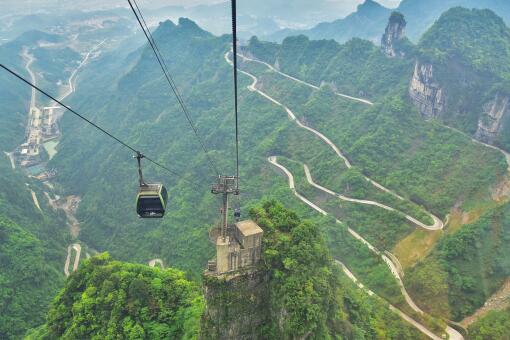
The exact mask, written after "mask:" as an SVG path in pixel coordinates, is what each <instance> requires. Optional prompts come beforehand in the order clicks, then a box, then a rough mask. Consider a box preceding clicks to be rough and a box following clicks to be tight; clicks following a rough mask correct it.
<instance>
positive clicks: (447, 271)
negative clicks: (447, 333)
mask: <svg viewBox="0 0 510 340" xmlns="http://www.w3.org/2000/svg"><path fill="white" fill-rule="evenodd" d="M509 241H510V204H508V203H507V204H505V205H504V206H502V207H500V208H497V209H495V210H493V211H490V212H489V213H487V214H485V215H484V216H482V217H481V218H480V220H479V221H477V222H475V223H472V224H469V225H466V226H465V227H463V228H462V229H461V230H460V231H458V232H456V233H454V234H452V235H448V236H446V237H445V238H444V239H443V240H441V241H440V242H439V244H438V246H437V248H436V249H435V250H434V251H433V252H432V253H431V254H430V255H429V256H428V257H427V258H426V259H425V260H424V261H422V262H420V263H419V264H418V265H417V266H416V267H414V268H413V269H412V270H411V271H410V272H409V273H408V275H407V277H406V282H407V285H408V287H409V290H410V292H411V294H414V295H415V296H416V297H417V302H418V303H419V304H420V305H421V306H423V307H424V308H426V310H428V311H429V312H432V313H434V314H439V315H441V314H442V315H448V316H449V317H451V318H453V319H454V320H461V319H463V318H464V317H466V316H468V315H471V314H472V313H474V312H475V310H476V309H477V308H479V307H481V306H482V305H483V304H484V303H485V301H486V300H487V298H489V297H490V296H491V295H492V294H493V293H494V292H495V291H496V290H498V289H499V287H500V286H501V285H502V283H503V282H504V281H505V280H506V279H507V278H508V276H509V275H510V263H509V259H508V248H507V244H508V242H509ZM473 249H475V250H473ZM425 278H426V279H425ZM445 297H448V303H444V298H445ZM439 301H443V302H439ZM438 302H439V303H438Z"/></svg>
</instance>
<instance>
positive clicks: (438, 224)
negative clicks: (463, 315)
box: [224, 52, 463, 340]
mask: <svg viewBox="0 0 510 340" xmlns="http://www.w3.org/2000/svg"><path fill="white" fill-rule="evenodd" d="M230 53H231V52H227V53H226V54H225V56H224V57H225V60H226V61H227V63H229V64H230V65H233V63H232V61H231V60H230V59H229V54H230ZM241 57H244V56H242V55H241ZM244 58H245V59H246V60H251V61H255V60H253V59H249V58H246V57H244ZM255 62H258V61H255ZM261 63H262V64H264V65H266V66H268V67H269V68H270V69H272V70H273V71H275V72H277V73H280V74H282V75H283V76H286V77H287V78H289V79H292V80H295V81H297V82H299V83H302V84H305V85H308V86H311V87H313V88H314V89H317V88H318V87H317V86H315V85H312V84H309V83H306V82H304V81H302V80H299V79H297V78H294V77H292V76H289V75H286V74H283V73H282V72H279V71H278V70H276V69H274V68H273V67H272V66H271V65H269V64H267V63H264V62H261ZM239 71H240V72H241V73H243V74H245V75H246V76H248V77H250V78H251V79H252V80H253V82H252V84H251V85H249V86H248V90H250V91H252V92H257V93H258V94H260V95H261V96H263V97H264V98H266V99H267V100H269V101H271V102H272V103H274V104H275V105H278V106H280V107H282V108H284V110H285V111H286V112H287V114H288V116H289V118H290V119H291V120H292V121H294V122H295V123H296V124H297V125H298V126H299V127H301V128H303V129H306V130H308V131H310V132H312V133H314V134H315V135H316V136H318V137H319V138H320V139H321V140H323V141H324V142H326V143H327V144H328V145H329V146H330V147H331V148H332V149H333V150H334V151H335V153H336V154H337V156H339V157H340V158H341V159H342V160H343V161H344V163H345V165H346V167H347V168H351V167H352V164H351V163H350V162H349V160H348V159H347V157H345V156H344V155H343V154H342V153H341V152H340V149H339V148H338V147H337V146H336V145H335V144H334V143H333V142H332V141H331V140H330V139H329V138H327V137H326V136H324V135H323V134H322V133H320V132H319V131H317V130H315V129H312V128H310V127H308V126H306V125H304V124H303V123H301V122H300V121H299V120H298V119H297V117H296V116H295V114H294V113H293V112H292V111H291V110H290V109H289V108H288V107H287V106H285V105H283V104H282V103H280V102H279V101H277V100H276V99H274V98H272V97H271V96H269V95H268V94H266V93H264V92H262V91H261V90H259V89H257V83H258V79H257V77H255V76H254V75H252V74H250V73H248V72H246V71H243V70H239ZM342 97H347V98H349V99H353V100H357V101H360V100H359V99H360V98H352V97H350V96H342ZM365 104H369V105H372V103H366V102H365ZM268 160H269V162H270V163H272V164H273V165H275V166H276V167H278V168H279V169H280V170H282V171H283V172H284V173H285V174H286V175H287V177H288V179H289V187H290V189H291V190H292V192H293V193H294V195H295V196H297V197H298V198H299V199H300V200H301V201H303V202H304V203H305V204H307V205H308V206H310V207H311V208H313V209H314V210H315V211H317V212H319V213H321V214H322V215H325V216H326V215H328V213H327V212H326V211H324V210H323V209H322V208H320V207H319V206H318V205H316V204H315V203H313V202H311V201H310V200H308V199H307V198H306V197H304V196H302V195H301V194H299V192H297V190H296V188H295V183H294V176H293V175H292V173H291V172H290V171H288V170H287V169H286V168H285V167H284V166H282V165H281V164H278V162H277V159H276V157H274V156H273V157H269V159H268ZM306 168H308V167H306ZM306 168H305V169H306ZM305 171H306V170H305ZM307 179H309V182H310V184H312V183H313V184H312V185H314V184H315V185H314V186H315V187H316V188H318V189H322V190H323V191H324V192H327V193H329V194H332V195H334V196H335V197H337V198H340V199H344V200H346V201H351V202H354V203H360V204H369V205H374V206H378V207H380V208H383V209H386V210H390V211H396V209H394V208H391V207H388V206H386V205H383V204H381V203H378V202H374V201H368V200H354V199H350V198H348V197H346V196H343V195H340V194H338V193H335V192H333V191H332V190H329V189H327V188H324V187H322V186H319V185H317V184H316V183H315V182H314V181H313V179H312V178H311V174H310V172H309V169H308V175H307ZM365 179H366V180H367V181H369V182H370V183H371V184H372V185H374V186H375V187H377V188H378V189H380V190H382V191H384V192H387V193H390V194H392V195H393V196H395V197H397V198H399V199H401V200H403V199H404V198H403V197H402V196H400V195H398V194H396V193H395V192H393V191H391V190H389V189H387V188H385V187H384V186H383V185H381V184H379V183H377V182H375V181H373V180H372V179H370V178H368V177H365ZM428 214H429V215H430V216H431V217H432V219H433V220H434V224H433V225H432V226H427V225H425V224H423V223H421V222H420V221H418V220H416V219H415V218H413V217H411V216H409V215H406V214H404V215H405V216H406V219H408V220H409V221H411V222H413V223H414V224H416V225H417V226H419V227H422V228H424V229H426V230H431V231H433V230H441V229H443V228H444V223H443V222H442V221H441V219H439V218H438V217H436V216H435V215H433V214H431V213H428ZM336 222H337V223H341V221H339V220H336ZM348 231H349V233H350V234H351V235H352V236H353V237H355V238H356V239H358V240H360V241H361V242H363V243H364V244H365V245H367V247H368V248H369V249H370V250H371V251H373V252H375V253H376V254H378V255H379V256H381V258H382V259H383V261H384V262H385V263H386V265H387V266H388V267H389V269H390V271H391V273H392V275H393V276H394V277H395V279H396V280H397V282H398V284H399V286H400V290H401V292H402V294H403V296H404V298H405V300H406V302H407V304H408V305H409V306H410V307H411V308H412V309H413V310H414V311H416V312H418V313H420V314H423V311H422V310H421V309H420V308H419V307H418V306H417V305H416V304H415V303H414V301H413V300H412V298H411V297H410V296H409V294H408V293H407V290H406V289H405V286H404V284H403V282H402V278H401V277H400V274H399V271H398V267H397V266H396V265H395V264H394V263H393V262H392V261H391V259H390V258H388V256H386V255H385V254H383V253H381V252H380V251H379V250H377V248H375V247H374V246H373V245H371V244H370V243H369V242H368V241H367V240H365V239H364V238H363V237H362V236H361V235H359V234H358V233H356V232H355V231H354V230H352V229H351V228H348ZM343 268H345V266H343ZM344 272H345V270H344ZM346 274H347V273H346ZM348 276H349V275H348ZM352 276H353V275H352V273H351V275H350V276H349V277H351V279H352ZM393 308H395V307H393ZM395 310H396V311H398V312H399V314H400V315H401V316H402V317H403V318H404V319H405V320H407V321H408V322H411V323H412V324H413V325H415V326H417V328H418V329H419V330H420V331H422V332H424V334H426V335H428V336H429V337H431V338H433V339H439V338H438V337H437V336H436V335H434V334H433V333H432V332H430V331H428V330H427V329H426V328H425V327H424V326H423V325H421V324H419V323H416V321H414V320H413V319H412V318H410V317H409V316H407V315H405V314H404V313H402V312H401V311H399V310H398V309H396V308H395ZM446 332H447V333H448V335H449V338H450V339H453V340H460V339H463V336H462V335H461V334H460V333H459V332H457V331H456V330H455V329H453V328H451V327H450V326H448V327H447V328H446Z"/></svg>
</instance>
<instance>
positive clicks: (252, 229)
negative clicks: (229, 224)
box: [236, 220, 264, 236]
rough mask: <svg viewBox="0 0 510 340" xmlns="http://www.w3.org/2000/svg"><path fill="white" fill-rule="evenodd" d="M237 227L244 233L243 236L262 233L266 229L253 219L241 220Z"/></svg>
mask: <svg viewBox="0 0 510 340" xmlns="http://www.w3.org/2000/svg"><path fill="white" fill-rule="evenodd" d="M236 227H237V229H239V231H240V232H241V234H243V236H251V235H256V234H262V233H263V232H264V231H263V230H262V228H261V227H259V226H258V225H257V223H255V222H253V221H252V220H247V221H241V222H237V223H236Z"/></svg>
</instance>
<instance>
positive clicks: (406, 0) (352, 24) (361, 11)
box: [263, 0, 510, 43]
mask: <svg viewBox="0 0 510 340" xmlns="http://www.w3.org/2000/svg"><path fill="white" fill-rule="evenodd" d="M457 6H462V7H467V8H478V9H485V8H487V9H491V10H492V11H494V12H495V13H496V14H498V15H499V16H501V17H502V18H503V19H504V20H505V21H506V22H507V24H508V23H509V22H510V1H506V0H403V1H402V2H401V3H400V5H399V7H397V8H396V9H395V10H396V11H398V12H400V13H402V14H403V15H404V16H405V18H406V20H407V22H408V26H407V36H408V37H409V39H411V40H412V41H418V39H419V38H420V36H421V35H422V34H423V33H425V31H426V30H427V29H428V28H429V27H430V26H432V24H433V23H434V21H436V20H437V19H438V18H439V16H440V15H441V14H442V13H443V12H445V11H447V10H448V9H450V8H452V7H457ZM391 12H392V10H391V9H389V8H386V7H384V6H382V5H380V4H379V3H378V2H376V1H374V0H366V1H365V2H364V3H363V4H361V5H359V6H358V8H357V10H356V12H354V13H352V14H350V15H348V16H347V17H345V18H343V19H338V20H335V21H333V22H324V23H320V24H318V25H317V26H315V27H313V28H311V29H308V30H290V29H284V30H280V31H278V32H276V33H274V34H271V35H268V36H264V37H263V38H264V39H265V40H269V41H277V42H281V41H282V40H283V39H284V38H285V37H288V36H293V35H299V34H303V35H306V36H308V37H309V38H311V39H334V40H336V41H338V42H340V43H343V42H346V41H347V40H350V39H352V38H362V39H367V40H370V41H372V42H375V43H379V42H380V39H379V38H380V36H381V35H382V34H383V33H384V28H385V27H386V23H387V20H388V17H389V16H390V14H391Z"/></svg>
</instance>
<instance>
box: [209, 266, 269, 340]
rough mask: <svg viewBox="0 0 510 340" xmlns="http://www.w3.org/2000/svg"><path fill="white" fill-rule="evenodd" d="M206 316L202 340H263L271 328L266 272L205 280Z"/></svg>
mask: <svg viewBox="0 0 510 340" xmlns="http://www.w3.org/2000/svg"><path fill="white" fill-rule="evenodd" d="M204 291H205V292H204V293H205V298H206V305H207V306H206V312H205V314H204V316H203V319H202V327H201V329H202V332H201V336H200V338H201V339H203V340H205V339H208V340H209V339H236V340H243V339H262V338H263V337H262V333H261V328H262V326H263V325H265V324H267V323H268V322H267V318H268V315H267V314H268V313H267V311H268V306H267V303H268V302H267V301H268V300H269V295H268V294H269V289H268V283H267V278H266V273H265V272H264V271H247V272H245V273H242V274H240V275H236V276H232V277H228V276H224V277H217V276H210V277H206V279H205V280H204Z"/></svg>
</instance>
